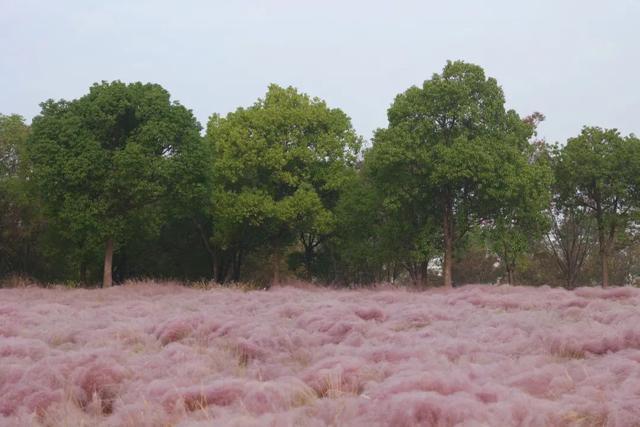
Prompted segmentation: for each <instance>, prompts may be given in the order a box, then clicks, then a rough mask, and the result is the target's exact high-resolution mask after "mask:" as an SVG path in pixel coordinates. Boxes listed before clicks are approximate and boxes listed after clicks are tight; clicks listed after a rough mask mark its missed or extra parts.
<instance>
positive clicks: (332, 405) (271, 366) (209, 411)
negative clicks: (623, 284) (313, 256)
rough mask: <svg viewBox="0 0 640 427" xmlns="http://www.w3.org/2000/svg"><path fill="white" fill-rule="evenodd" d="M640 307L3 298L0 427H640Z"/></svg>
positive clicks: (161, 290)
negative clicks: (38, 426)
mask: <svg viewBox="0 0 640 427" xmlns="http://www.w3.org/2000/svg"><path fill="white" fill-rule="evenodd" d="M639 308H640V290H638V289H633V288H611V289H604V290H603V289H592V288H579V289H577V290H575V291H566V290H563V289H551V288H548V287H543V288H519V287H507V286H498V287H492V286H465V287H462V288H457V289H452V290H445V289H434V290H431V291H426V292H415V291H408V290H406V289H402V288H395V287H393V286H390V285H385V286H381V287H379V289H375V290H371V289H368V290H367V289H361V290H332V289H326V288H324V289H323V288H317V287H313V286H310V285H308V284H301V283H297V284H295V286H293V287H292V286H280V287H276V288H273V289H271V290H269V291H266V292H265V291H262V290H260V291H247V289H244V288H241V287H235V288H233V289H225V288H220V287H216V286H206V287H204V286H203V287H202V289H192V288H185V287H182V286H179V284H176V283H164V284H157V283H153V282H151V281H139V282H130V283H128V284H126V285H125V286H120V287H114V288H111V289H104V290H83V289H75V290H70V289H65V288H51V289H40V288H33V287H31V288H15V289H2V290H0V425H3V426H4V425H9V426H13V425H16V426H18V425H44V426H57V425H92V426H93V425H95V426H114V427H115V426H149V427H151V426H158V425H177V426H187V425H188V426H200V425H202V426H208V425H229V426H234V425H237V426H296V425H305V426H323V425H349V426H356V427H358V426H414V425H428V426H469V427H470V426H479V425H491V426H493V425H499V426H511V425H514V426H540V425H553V426H556V425H557V426H611V427H614V426H615V427H626V426H634V425H637V423H638V420H640V329H638V327H637V325H639V324H640V309H639Z"/></svg>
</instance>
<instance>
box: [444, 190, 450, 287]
mask: <svg viewBox="0 0 640 427" xmlns="http://www.w3.org/2000/svg"><path fill="white" fill-rule="evenodd" d="M443 235H444V260H443V263H442V278H443V281H444V286H445V288H451V287H452V286H453V280H452V275H451V270H452V263H453V212H452V208H451V200H450V199H449V198H447V200H446V202H445V206H444V219H443Z"/></svg>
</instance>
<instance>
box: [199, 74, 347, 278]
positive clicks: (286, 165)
mask: <svg viewBox="0 0 640 427" xmlns="http://www.w3.org/2000/svg"><path fill="white" fill-rule="evenodd" d="M207 139H208V140H209V141H210V143H211V144H212V146H213V147H214V163H213V168H214V174H215V184H214V188H215V190H214V198H215V200H216V203H215V206H214V212H215V218H216V221H215V230H214V239H213V240H214V242H215V243H216V245H217V247H218V248H219V249H222V250H225V249H227V250H228V249H229V248H232V249H233V252H234V254H235V256H236V257H238V256H240V255H242V254H243V253H244V252H245V251H247V250H248V249H249V248H252V247H258V246H264V245H268V246H269V247H270V248H271V251H272V253H273V259H272V262H273V282H276V283H277V282H278V281H279V280H280V277H279V272H280V263H281V259H282V254H283V251H284V250H285V248H287V247H288V246H289V245H290V244H291V243H292V242H294V241H296V240H297V241H298V242H299V244H300V245H301V246H302V247H303V251H304V255H305V263H306V266H307V273H308V274H310V273H311V271H310V269H311V262H312V260H313V256H314V254H315V250H316V248H317V247H318V245H320V244H321V243H322V242H323V241H324V240H325V239H326V238H327V236H329V235H330V234H331V232H332V231H333V229H334V227H335V218H334V214H333V208H334V207H335V204H336V203H337V200H338V194H339V191H340V188H341V187H342V185H343V184H344V182H345V180H346V179H347V176H348V170H349V168H350V167H351V165H352V164H353V163H354V161H355V156H356V153H357V152H358V150H359V147H360V138H359V137H358V136H357V135H356V133H355V132H354V130H353V128H352V126H351V121H350V119H349V117H348V116H347V115H346V114H344V113H343V112H342V111H341V110H339V109H336V108H329V107H327V105H326V104H325V102H324V101H321V100H320V99H318V98H310V97H309V96H307V95H306V94H302V93H299V92H298V91H297V90H296V89H294V88H292V87H288V88H282V87H279V86H277V85H271V86H269V90H268V91H267V94H266V95H265V97H264V98H263V99H259V100H258V101H257V102H256V103H255V104H254V105H253V106H251V107H249V108H239V109H238V110H236V111H235V112H232V113H230V114H228V115H227V116H226V117H224V118H221V117H219V116H216V115H214V116H212V118H211V119H210V121H209V124H208V127H207Z"/></svg>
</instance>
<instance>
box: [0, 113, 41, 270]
mask: <svg viewBox="0 0 640 427" xmlns="http://www.w3.org/2000/svg"><path fill="white" fill-rule="evenodd" d="M28 136H29V126H28V125H27V124H25V122H24V119H23V118H22V117H21V116H19V115H16V114H13V115H8V116H5V115H2V114H0V274H3V273H10V272H14V273H15V272H20V273H29V270H30V268H29V266H30V258H31V255H32V251H33V249H34V248H33V241H34V238H35V235H36V234H37V228H38V226H39V224H40V221H39V220H38V219H37V215H36V211H37V209H36V204H35V201H33V200H32V199H31V197H30V194H29V186H28V181H27V179H26V176H27V173H28V167H27V164H26V161H25V158H24V149H25V144H26V140H27V138H28Z"/></svg>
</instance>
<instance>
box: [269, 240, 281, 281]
mask: <svg viewBox="0 0 640 427" xmlns="http://www.w3.org/2000/svg"><path fill="white" fill-rule="evenodd" d="M279 284H280V250H279V249H278V248H276V250H275V251H273V278H272V280H271V286H277V285H279Z"/></svg>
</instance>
